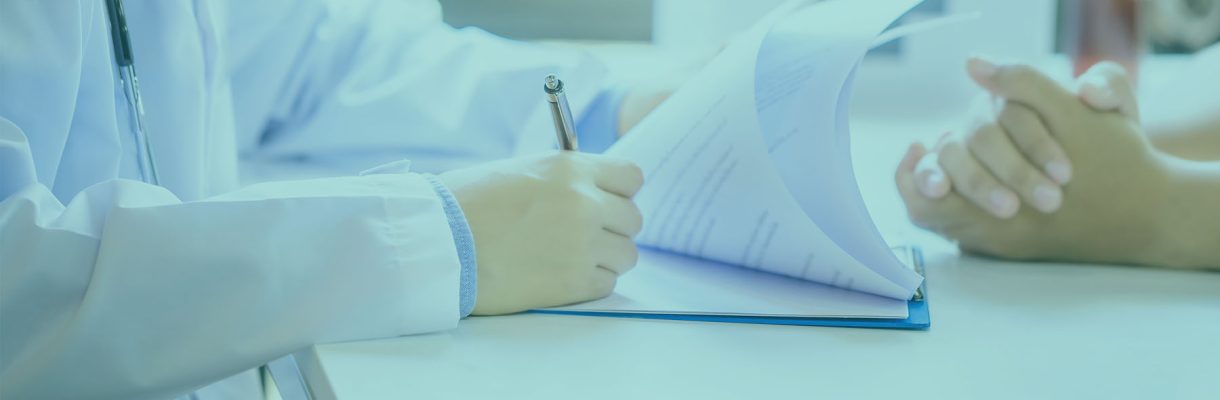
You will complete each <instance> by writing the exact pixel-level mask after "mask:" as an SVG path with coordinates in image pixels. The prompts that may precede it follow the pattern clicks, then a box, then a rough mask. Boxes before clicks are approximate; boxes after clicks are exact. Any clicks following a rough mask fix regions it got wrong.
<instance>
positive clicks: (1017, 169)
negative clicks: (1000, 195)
mask: <svg viewBox="0 0 1220 400" xmlns="http://www.w3.org/2000/svg"><path fill="white" fill-rule="evenodd" d="M1000 175H1001V176H1000V179H1001V180H1003V181H1004V182H1006V183H1008V184H1009V186H1012V187H1014V188H1021V189H1022V191H1023V192H1027V193H1028V192H1032V191H1033V188H1034V187H1035V186H1036V185H1037V184H1038V183H1039V182H1040V181H1041V179H1039V174H1038V172H1036V171H1034V170H1033V169H1032V168H1031V167H1030V166H1029V165H1016V166H1013V167H1011V168H1004V170H1003V172H1002V173H1001V174H1000Z"/></svg>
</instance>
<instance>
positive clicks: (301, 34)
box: [0, 0, 600, 399]
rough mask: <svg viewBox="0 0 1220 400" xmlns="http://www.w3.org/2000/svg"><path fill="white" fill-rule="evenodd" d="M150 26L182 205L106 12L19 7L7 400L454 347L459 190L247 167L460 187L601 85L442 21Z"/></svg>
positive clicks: (200, 5)
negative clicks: (423, 345)
mask: <svg viewBox="0 0 1220 400" xmlns="http://www.w3.org/2000/svg"><path fill="white" fill-rule="evenodd" d="M126 9H127V19H128V23H129V26H130V31H131V35H132V40H133V42H134V43H133V46H134V50H135V63H136V64H135V65H136V68H137V71H138V73H139V76H140V80H141V88H142V89H143V94H144V97H145V107H146V110H147V121H148V124H149V137H150V140H151V142H152V145H153V147H154V148H155V155H156V157H157V158H156V161H157V163H158V165H159V170H160V175H161V180H162V184H163V186H164V187H156V186H152V185H149V184H145V183H141V182H139V181H138V179H139V175H138V172H137V171H138V169H137V164H136V150H135V148H134V146H133V145H132V135H131V133H130V132H131V129H132V128H131V126H132V125H131V124H132V121H131V120H130V118H129V117H128V116H129V111H128V108H127V104H126V102H125V101H124V98H123V97H122V92H121V91H120V90H121V87H120V86H119V84H118V80H117V77H116V76H117V75H116V71H115V67H114V59H113V56H112V54H113V53H112V50H111V36H110V35H109V32H108V29H109V23H108V20H107V17H106V9H105V7H104V1H102V0H80V1H68V0H54V1H42V0H4V2H3V3H2V4H0V50H2V51H0V224H2V225H0V398H4V399H37V398H73V399H84V398H123V399H134V398H169V397H174V396H179V395H183V394H185V393H189V392H191V391H192V390H195V389H198V388H200V387H203V386H205V385H208V384H209V383H212V382H216V381H218V380H221V379H224V378H226V377H231V376H235V374H238V373H240V372H242V371H248V370H249V369H251V368H254V367H257V366H259V365H261V364H263V363H265V362H267V361H269V360H271V359H274V358H277V357H278V356H281V355H284V354H286V353H288V352H291V351H293V350H296V349H300V348H303V347H305V346H308V345H310V344H313V343H319V342H328V341H345V340H358V339H368V338H379V337H389V336H396V335H407V334H414V333H421V332H431V331H438V330H444V329H449V328H453V327H454V326H455V325H456V324H457V321H458V320H459V318H460V316H459V294H460V293H459V292H460V288H459V287H460V277H459V272H460V263H459V254H458V250H457V247H456V246H455V243H454V235H453V233H452V231H451V228H450V226H449V221H450V218H452V217H453V215H450V214H452V213H446V211H445V210H444V202H443V201H442V199H441V197H440V193H443V192H444V189H443V188H438V187H436V186H435V182H436V181H435V180H430V179H429V178H428V177H427V176H424V175H419V174H414V173H401V172H400V173H383V174H374V175H368V176H347V177H336V178H326V179H314V180H299V181H283V182H273V183H265V184H258V185H252V186H248V187H244V188H241V187H239V186H240V185H239V182H238V169H239V159H249V160H257V161H259V162H261V163H264V164H265V163H268V162H270V163H277V162H284V163H297V164H302V165H314V166H316V165H327V166H341V167H342V168H346V169H350V168H356V167H358V166H362V167H369V166H373V165H376V164H378V163H381V162H386V161H392V160H396V159H402V158H410V159H412V160H413V162H414V166H413V169H421V168H422V169H424V170H428V171H441V170H444V169H447V168H451V167H454V166H459V165H463V164H469V163H472V162H477V161H483V160H489V159H494V158H501V157H505V156H509V155H511V153H513V152H514V150H515V149H518V148H519V147H521V145H520V143H521V142H522V141H523V140H524V139H522V138H523V136H522V132H523V131H527V130H530V129H535V130H537V128H538V127H539V125H537V124H531V123H530V122H529V121H531V120H534V121H538V120H541V121H545V118H542V119H539V118H538V117H537V116H538V115H543V116H545V114H540V113H543V112H544V111H543V110H544V109H543V108H542V105H543V99H542V95H541V88H540V85H541V83H540V82H541V79H540V78H541V77H542V76H543V75H544V74H545V73H546V72H550V71H553V70H558V71H560V72H563V73H566V74H568V75H569V77H570V78H569V79H570V80H583V81H584V82H585V83H583V84H584V85H588V86H584V87H592V86H591V85H595V84H600V83H599V82H598V83H595V80H596V79H597V78H596V75H597V71H596V69H597V68H596V67H594V66H593V65H592V64H590V63H589V62H588V60H587V59H584V58H582V57H577V56H574V55H572V54H567V53H563V54H558V53H556V52H555V51H553V50H547V49H542V48H539V47H536V46H533V45H528V44H522V43H514V42H509V41H505V40H501V39H497V38H495V37H493V36H491V35H488V34H486V33H484V32H482V31H477V30H454V29H451V28H449V27H447V26H445V25H444V24H442V23H441V22H440V18H439V14H440V10H439V6H437V5H436V3H434V2H432V1H351V0H335V1H325V0H316V1H298V0H293V1H287V0H284V1H231V2H230V1H216V0H195V1H185V0H184V1H162V0H127V1H126ZM574 100H575V102H576V104H574V105H576V106H577V108H579V106H580V104H581V101H582V100H581V99H580V98H579V96H577V98H576V99H574ZM527 125H528V126H529V127H527ZM540 126H541V128H544V129H542V130H541V131H539V132H537V134H538V135H543V136H549V135H552V134H553V133H549V132H546V131H545V128H547V126H546V125H545V124H543V125H540ZM531 132H532V131H531ZM538 142H539V143H544V144H545V143H548V142H547V141H546V140H542V141H538ZM459 214H460V213H459ZM230 381H231V383H232V385H229V386H230V387H229V388H227V389H225V388H223V386H224V385H223V383H222V385H220V387H222V388H221V389H217V391H216V393H222V395H223V396H239V395H240V396H258V394H257V392H253V390H255V389H254V388H253V387H254V386H256V385H254V383H255V382H256V381H255V380H253V379H252V378H251V374H249V373H248V372H247V373H246V374H244V375H239V376H237V377H236V378H232V379H230ZM242 385H246V386H242ZM215 387H218V386H216V385H213V386H212V388H215ZM233 398H239V397H233ZM240 398H245V397H240ZM251 398H257V397H251Z"/></svg>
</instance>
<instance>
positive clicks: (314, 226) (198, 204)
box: [0, 118, 459, 399]
mask: <svg viewBox="0 0 1220 400" xmlns="http://www.w3.org/2000/svg"><path fill="white" fill-rule="evenodd" d="M434 189H435V188H434V186H433V185H432V184H431V183H429V181H428V179H427V178H426V177H424V176H421V175H417V174H405V173H404V174H383V175H369V176H361V177H348V178H333V179H323V180H312V181H297V182H280V183H270V184H263V185H254V186H251V187H247V188H245V189H242V190H239V191H236V192H233V193H229V194H226V195H222V196H218V197H214V198H210V199H206V200H202V201H195V202H180V201H179V200H178V199H176V198H175V197H174V196H173V195H172V194H171V193H170V192H168V191H166V190H164V189H162V188H159V187H155V186H151V185H146V184H142V183H138V182H133V181H126V180H111V181H106V182H103V183H100V184H97V185H94V186H92V187H90V188H88V189H86V190H84V191H82V192H81V193H80V194H78V195H77V196H75V198H73V200H72V201H71V202H70V203H69V204H67V205H66V206H65V205H63V204H61V203H60V202H59V201H58V200H57V199H56V198H55V196H53V195H52V194H51V192H50V191H49V190H48V189H47V187H45V186H44V185H41V184H39V183H37V180H36V178H35V176H34V168H33V162H32V157H31V156H30V149H29V146H28V142H27V140H26V138H25V136H24V134H23V133H22V131H21V130H20V129H19V127H17V126H16V125H14V124H13V123H11V122H10V121H8V120H6V119H3V118H0V199H2V200H0V276H2V279H0V398H5V399H8V398H13V399H18V398H78V399H84V398H144V397H160V398H168V397H172V396H173V395H176V394H181V393H184V392H187V391H189V390H191V389H193V388H197V387H200V386H202V385H204V384H206V383H209V382H212V381H216V380H218V379H221V378H224V377H226V376H230V375H232V374H235V373H237V372H240V371H243V370H247V369H250V368H253V367H256V366H258V365H259V364H261V363H263V362H265V361H267V360H270V359H273V358H276V357H278V356H280V355H283V354H286V353H288V352H290V351H293V350H296V349H299V348H301V347H304V346H307V345H309V344H312V343H317V342H329V341H346V340H359V339H368V338H379V337H389V336H395V335H404V334H412V333H419V332H429V331H437V330H443V329H449V328H452V327H454V326H456V324H457V321H458V319H459V296H458V294H459V258H458V257H459V256H458V253H457V251H456V250H455V245H454V238H453V235H452V234H451V231H450V227H449V221H448V219H447V216H446V212H445V210H444V209H443V207H444V205H443V201H442V200H441V199H440V198H439V197H438V193H437V192H436V191H435V190H434Z"/></svg>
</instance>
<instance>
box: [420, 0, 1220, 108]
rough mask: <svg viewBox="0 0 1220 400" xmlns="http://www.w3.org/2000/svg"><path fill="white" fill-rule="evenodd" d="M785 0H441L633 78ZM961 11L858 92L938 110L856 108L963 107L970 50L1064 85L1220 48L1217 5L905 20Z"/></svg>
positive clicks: (873, 58) (987, 6)
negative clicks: (1104, 70) (1098, 68)
mask: <svg viewBox="0 0 1220 400" xmlns="http://www.w3.org/2000/svg"><path fill="white" fill-rule="evenodd" d="M846 1H853V0H846ZM783 2H784V1H782V0H616V1H603V0H513V1H502V0H441V4H442V5H443V7H444V10H445V19H446V21H447V22H449V23H450V24H452V25H454V26H459V27H462V26H476V27H480V28H482V29H486V30H488V31H491V32H494V33H497V34H500V35H503V36H507V37H511V38H516V39H521V40H539V41H547V42H553V43H558V44H561V45H576V46H582V47H585V48H587V49H590V50H591V51H592V52H594V53H595V54H597V55H602V56H603V58H604V59H605V60H606V62H607V63H608V64H610V65H611V67H612V68H611V69H612V72H613V73H617V74H619V75H621V76H623V77H626V78H628V79H630V78H638V77H641V76H646V75H647V74H649V73H650V71H656V70H666V69H669V70H672V69H674V68H675V67H677V68H681V67H687V68H697V66H698V65H700V63H701V60H706V59H707V58H708V57H710V55H711V54H714V53H715V51H717V50H718V49H719V48H720V47H721V46H722V45H723V44H724V43H725V42H726V41H727V40H729V38H731V37H732V36H733V35H734V34H735V33H737V32H739V31H741V30H743V29H745V28H747V27H749V26H750V25H751V24H752V23H753V22H754V21H755V20H757V19H758V18H760V17H761V16H763V15H764V14H766V13H767V12H768V11H769V10H770V9H771V8H773V7H775V6H777V5H779V4H782V3H783ZM964 13H978V18H976V19H974V20H971V21H968V22H965V23H959V24H953V25H951V26H947V27H944V28H941V29H936V30H933V31H929V32H924V33H920V34H917V35H913V36H911V37H908V38H904V39H900V40H898V41H896V42H894V43H891V44H888V45H886V46H883V47H881V48H879V49H877V50H875V51H873V52H872V53H870V55H869V57H868V59H867V60H866V62H865V63H864V65H863V66H862V70H861V73H860V74H859V77H860V79H859V81H858V85H857V88H856V90H857V93H858V96H859V97H864V98H869V99H883V98H890V97H893V96H886V95H885V94H886V93H894V91H895V90H899V91H902V92H904V93H933V92H934V93H936V94H937V99H936V101H932V102H924V103H922V104H925V105H927V106H929V107H933V109H921V108H918V107H912V106H911V104H909V103H903V102H897V101H896V102H893V104H887V102H885V101H869V102H865V103H864V104H858V105H857V107H864V108H871V109H873V110H874V111H884V112H885V113H887V114H891V115H897V116H904V115H914V114H919V115H923V114H926V113H928V112H937V111H942V110H943V111H945V112H951V111H952V110H959V109H960V107H961V106H962V105H963V104H966V103H967V102H968V101H969V99H970V98H972V97H974V96H975V95H976V92H975V91H974V90H973V88H972V87H971V86H970V84H969V83H968V82H967V81H966V80H965V79H964V75H963V74H962V67H961V65H962V62H963V60H964V59H965V58H966V57H967V56H969V55H970V54H976V53H977V54H986V55H990V56H993V57H998V58H1001V59H1013V60H1020V61H1025V62H1032V63H1037V64H1039V65H1043V66H1045V68H1046V69H1047V70H1049V71H1051V72H1053V73H1056V74H1058V75H1061V78H1063V79H1067V78H1070V77H1071V73H1072V72H1073V71H1075V72H1080V71H1082V70H1083V69H1084V68H1087V66H1088V65H1091V64H1092V63H1094V62H1096V61H1098V60H1101V59H1113V60H1116V61H1119V62H1121V63H1123V64H1124V65H1126V66H1128V67H1129V68H1130V69H1131V70H1132V71H1131V72H1132V73H1135V74H1138V72H1139V69H1140V68H1139V66H1140V64H1141V63H1140V60H1144V59H1145V58H1147V56H1149V55H1154V56H1157V57H1156V58H1157V59H1158V60H1159V61H1158V62H1168V63H1172V62H1174V61H1173V59H1174V57H1173V56H1166V57H1161V55H1174V54H1189V53H1192V52H1194V51H1197V50H1199V49H1202V48H1205V47H1207V46H1210V45H1212V44H1214V43H1217V42H1218V41H1220V0H1145V1H1140V0H1022V1H1012V0H926V1H924V2H923V3H922V4H921V5H919V6H918V7H917V8H916V9H915V10H914V11H912V12H911V13H910V14H908V15H907V16H906V17H905V18H904V19H903V20H901V21H899V22H898V24H905V23H911V22H916V21H920V20H926V19H929V18H936V17H939V16H944V15H957V14H964ZM641 59H647V60H648V62H638V60H641ZM633 60H634V61H633ZM1161 75H1164V74H1161ZM912 76H914V77H918V79H911V77H912ZM1149 80H1151V81H1152V82H1146V81H1149ZM1156 80H1157V77H1151V78H1148V79H1143V80H1141V81H1140V83H1141V85H1142V86H1145V84H1149V83H1156V82H1155V81H1156Z"/></svg>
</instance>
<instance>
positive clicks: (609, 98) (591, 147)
mask: <svg viewBox="0 0 1220 400" xmlns="http://www.w3.org/2000/svg"><path fill="white" fill-rule="evenodd" d="M626 97H627V88H625V87H621V86H612V87H610V88H608V89H605V90H603V91H602V92H601V93H599V94H598V95H597V97H595V98H594V99H593V102H591V103H589V107H588V108H587V111H586V112H585V115H584V117H583V118H581V119H580V122H578V123H577V124H576V135H577V140H579V141H580V142H579V143H580V150H581V151H584V152H589V153H601V152H604V151H606V149H608V148H610V145H613V144H614V142H615V141H617V140H618V130H619V118H618V116H619V110H620V109H622V105H623V99H625V98H626Z"/></svg>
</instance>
